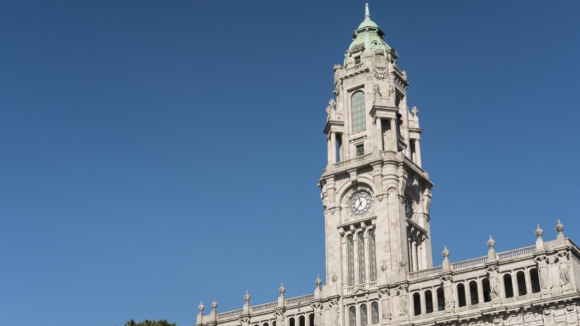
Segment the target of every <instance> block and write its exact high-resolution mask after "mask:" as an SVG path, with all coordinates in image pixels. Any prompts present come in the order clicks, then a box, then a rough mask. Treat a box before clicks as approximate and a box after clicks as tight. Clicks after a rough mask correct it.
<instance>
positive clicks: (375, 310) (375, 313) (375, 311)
mask: <svg viewBox="0 0 580 326" xmlns="http://www.w3.org/2000/svg"><path fill="white" fill-rule="evenodd" d="M371 319H372V322H373V325H375V324H378V323H379V304H378V303H377V302H376V301H375V302H373V303H371Z"/></svg>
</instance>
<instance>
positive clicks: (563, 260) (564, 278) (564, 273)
mask: <svg viewBox="0 0 580 326" xmlns="http://www.w3.org/2000/svg"><path fill="white" fill-rule="evenodd" d="M567 255H568V254H567V253H566V252H560V253H558V256H560V259H559V260H560V264H559V268H560V281H561V283H562V285H568V284H569V283H570V271H569V269H568V261H567V257H566V256H567Z"/></svg>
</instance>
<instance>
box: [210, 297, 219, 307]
mask: <svg viewBox="0 0 580 326" xmlns="http://www.w3.org/2000/svg"><path fill="white" fill-rule="evenodd" d="M217 306H218V303H217V301H216V300H215V298H214V299H213V302H212V303H211V308H212V309H213V310H216V309H217Z"/></svg>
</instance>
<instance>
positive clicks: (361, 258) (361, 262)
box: [357, 232, 366, 283]
mask: <svg viewBox="0 0 580 326" xmlns="http://www.w3.org/2000/svg"><path fill="white" fill-rule="evenodd" d="M357 237H358V239H357V240H358V241H357V242H358V282H359V283H364V282H366V274H365V236H364V234H363V232H359V233H358V234H357Z"/></svg>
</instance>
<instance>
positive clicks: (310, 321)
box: [308, 314, 314, 326]
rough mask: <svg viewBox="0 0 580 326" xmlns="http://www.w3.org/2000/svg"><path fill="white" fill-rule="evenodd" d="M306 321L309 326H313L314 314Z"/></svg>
mask: <svg viewBox="0 0 580 326" xmlns="http://www.w3.org/2000/svg"><path fill="white" fill-rule="evenodd" d="M308 321H309V323H310V326H314V314H310V315H308Z"/></svg>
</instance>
